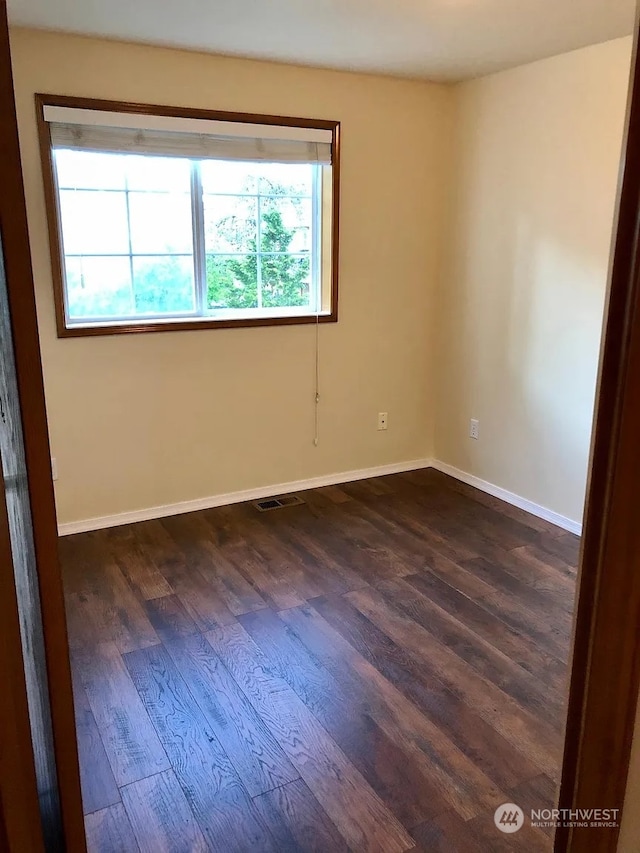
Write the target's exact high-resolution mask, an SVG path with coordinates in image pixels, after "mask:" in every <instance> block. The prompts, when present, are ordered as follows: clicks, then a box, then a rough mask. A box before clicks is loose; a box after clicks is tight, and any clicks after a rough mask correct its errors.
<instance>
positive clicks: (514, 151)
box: [435, 38, 632, 520]
mask: <svg viewBox="0 0 640 853" xmlns="http://www.w3.org/2000/svg"><path fill="white" fill-rule="evenodd" d="M631 47H632V43H631V38H624V39H618V40H615V41H611V42H607V43H605V44H600V45H596V46H593V47H588V48H584V49H582V50H577V51H575V52H572V53H568V54H564V55H562V56H557V57H553V58H552V59H547V60H543V61H540V62H536V63H533V64H530V65H526V66H522V67H520V68H516V69H513V70H509V71H505V72H501V73H498V74H493V75H491V76H488V77H484V78H481V79H478V80H474V81H470V82H466V83H463V84H461V85H459V86H457V87H456V89H455V119H454V127H455V129H454V139H455V142H454V149H455V152H454V157H455V164H456V168H455V182H454V184H453V187H452V199H451V210H452V217H451V223H452V224H451V232H450V243H449V262H448V264H447V272H446V276H445V280H444V283H443V287H442V288H441V291H440V294H439V304H438V306H437V309H436V311H437V317H438V329H439V333H438V339H437V357H436V363H437V364H438V380H437V391H436V405H435V412H436V433H435V434H436V439H435V446H436V456H437V457H438V458H439V459H440V460H442V461H444V462H446V463H448V464H449V465H452V466H454V467H456V468H458V469H461V470H462V471H464V472H466V473H468V474H471V475H473V476H475V477H478V478H480V479H482V480H485V481H488V482H490V483H492V484H496V485H498V486H500V487H501V488H503V489H506V490H508V491H511V492H514V493H515V494H516V495H519V496H521V497H524V498H526V499H528V500H529V501H532V502H534V503H536V504H538V505H541V506H543V507H546V508H548V509H551V510H553V511H555V512H557V513H559V514H560V515H562V516H565V517H566V518H569V519H572V520H580V519H581V517H582V510H583V502H584V494H585V481H586V476H587V467H588V454H589V444H590V436H591V426H592V416H593V403H594V395H595V383H596V375H597V366H598V356H599V343H600V336H601V324H602V317H603V308H604V299H605V290H606V283H607V271H608V259H609V249H610V239H611V230H612V222H613V214H614V205H615V197H616V187H617V177H618V169H619V160H620V153H621V145H622V136H623V126H624V117H625V106H626V98H627V87H628V76H629V66H630V59H631ZM470 418H477V419H478V420H479V421H480V438H479V440H473V439H471V438H470V437H469V420H470Z"/></svg>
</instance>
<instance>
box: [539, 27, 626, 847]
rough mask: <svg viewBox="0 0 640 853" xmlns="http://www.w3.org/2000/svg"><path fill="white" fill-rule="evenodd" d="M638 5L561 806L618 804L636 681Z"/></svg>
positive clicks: (572, 840)
mask: <svg viewBox="0 0 640 853" xmlns="http://www.w3.org/2000/svg"><path fill="white" fill-rule="evenodd" d="M639 20H640V17H639V13H638V12H636V26H635V37H634V47H633V55H632V62H631V78H630V88H629V99H628V106H627V126H626V135H625V140H624V143H623V152H622V161H621V167H620V187H619V194H618V208H617V215H616V222H615V225H614V231H613V234H614V241H613V251H612V260H611V268H610V276H609V293H608V304H607V307H606V313H605V335H604V340H603V347H602V353H601V360H600V376H599V387H598V394H597V398H596V400H597V402H596V416H595V426H594V434H593V441H592V451H591V467H590V476H589V485H588V489H587V495H588V496H587V505H586V514H585V528H584V534H583V539H582V551H581V560H580V571H579V575H578V598H577V608H576V615H575V632H574V640H573V657H572V661H571V682H570V688H569V706H568V714H567V727H566V738H565V745H564V760H563V767H562V781H561V786H560V798H559V808H560V809H577V808H619V809H620V815H621V814H622V808H623V805H624V799H625V793H626V785H627V777H628V772H629V761H630V757H631V742H632V738H633V730H634V723H635V717H636V709H637V705H638V687H639V685H640V642H639V637H638V629H639V627H640V516H639V512H638V507H639V504H638V498H639V496H640V444H639V442H638V437H639V436H640V61H639V57H638V26H639V23H638V22H639ZM618 838H619V828H617V829H614V830H595V829H591V828H568V827H563V828H560V829H558V830H557V832H556V840H555V851H556V853H565V851H569V853H615V851H616V849H617V846H618Z"/></svg>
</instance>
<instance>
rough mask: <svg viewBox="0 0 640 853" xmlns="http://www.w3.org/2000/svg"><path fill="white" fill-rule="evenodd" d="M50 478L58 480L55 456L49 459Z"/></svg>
mask: <svg viewBox="0 0 640 853" xmlns="http://www.w3.org/2000/svg"><path fill="white" fill-rule="evenodd" d="M51 477H52V479H53V480H57V479H58V463H57V462H56V457H55V456H52V457H51Z"/></svg>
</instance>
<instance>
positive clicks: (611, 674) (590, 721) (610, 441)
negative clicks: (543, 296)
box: [0, 0, 640, 853]
mask: <svg viewBox="0 0 640 853" xmlns="http://www.w3.org/2000/svg"><path fill="white" fill-rule="evenodd" d="M3 16H4V20H3V21H1V22H0V115H1V116H2V118H3V121H2V128H3V130H2V134H0V184H2V186H3V188H4V192H3V193H2V194H0V230H1V233H2V238H3V243H4V246H5V265H6V272H7V284H8V290H9V301H10V311H11V322H12V328H13V333H14V344H15V356H16V365H17V371H18V386H19V393H20V401H21V410H22V417H23V429H24V440H25V450H26V457H27V468H28V482H29V493H30V499H31V510H32V516H33V527H34V535H35V547H36V557H37V564H38V575H39V584H40V595H41V601H42V618H43V627H44V634H45V640H46V657H47V668H48V673H49V683H50V701H51V712H52V722H53V731H54V743H55V751H56V762H57V772H58V782H59V787H60V798H61V803H62V815H63V823H64V832H65V838H66V843H67V849H68V850H72V851H74V853H75V852H76V851H80V853H81V851H84V850H86V846H85V835H84V826H83V817H82V800H81V793H80V780H79V771H78V758H77V744H76V732H75V720H74V709H73V694H72V687H71V671H70V664H69V649H68V642H67V634H66V619H65V611H64V598H63V590H62V581H61V574H60V568H59V563H58V556H57V553H58V552H57V525H56V515H55V503H54V493H53V484H52V479H51V468H50V450H49V440H48V430H47V422H46V411H45V401H44V390H43V383H42V370H41V358H40V347H39V340H38V331H37V320H36V308H35V297H34V290H33V278H32V271H31V260H30V252H29V243H28V232H27V219H26V210H25V202H24V194H23V186H22V173H21V166H20V151H19V145H18V135H17V127H16V124H15V105H14V101H13V85H12V76H11V65H10V53H9V40H8V32H7V26H6V0H0V18H2V17H3ZM637 33H638V21H636V43H635V46H634V53H633V62H632V74H631V88H630V95H629V109H628V127H627V134H626V138H625V145H624V154H623V160H622V167H621V189H620V194H619V204H618V213H617V219H616V226H615V231H614V233H615V235H616V236H615V240H614V251H613V256H612V266H611V273H610V290H609V296H608V307H607V317H606V324H605V328H606V335H605V339H604V345H603V350H602V358H601V366H600V380H599V390H598V398H597V406H596V419H595V430H594V439H593V446H592V465H591V473H590V481H589V488H588V501H587V510H586V520H585V530H584V535H583V541H582V554H581V567H580V573H579V586H578V601H577V611H576V629H575V635H574V650H573V659H572V663H571V667H572V668H571V684H570V690H569V707H568V716H567V732H566V740H565V749H564V763H563V769H562V781H561V787H560V800H559V807H560V808H567V809H570V808H571V809H575V808H578V807H580V808H590V807H593V808H619V809H622V806H623V803H624V796H625V790H626V782H627V774H628V769H629V759H630V751H631V740H632V736H633V727H634V720H635V713H636V707H637V701H638V687H639V684H640V644H639V643H638V637H637V633H638V626H639V625H640V520H639V519H638V517H637V515H638V514H637V512H635V511H634V510H635V507H636V503H635V502H634V498H637V496H638V494H640V449H639V445H638V442H637V436H639V435H640V382H638V381H637V378H638V377H640V63H639V62H638V54H637ZM4 541H5V540H4V539H3V527H2V518H1V516H0V556H1V550H2V547H3V543H4ZM5 548H6V545H5ZM4 580H6V579H3V581H4ZM9 581H10V585H11V582H12V578H10V579H9ZM11 600H12V599H11V596H4V595H2V596H0V618H2V619H3V629H4V634H5V635H6V637H7V645H6V649H7V651H6V653H7V654H8V655H9V657H10V659H11V660H12V661H13V665H12V667H11V669H10V670H9V674H10V677H9V679H8V687H9V689H10V692H11V693H12V695H13V696H14V697H15V702H14V704H13V706H12V707H9V706H8V705H7V706H6V708H7V712H6V714H5V713H4V712H5V707H4V706H3V709H2V710H3V713H2V714H0V725H2V726H3V727H4V726H5V724H12V725H14V727H15V730H16V731H21V732H22V735H21V736H20V737H19V738H18V740H17V744H16V745H17V747H19V748H20V749H21V750H22V761H23V763H24V767H23V770H24V785H25V791H26V792H27V794H26V796H25V799H24V801H23V808H22V809H21V810H20V812H19V814H18V817H19V818H22V819H27V818H29V816H30V819H31V824H32V825H34V824H37V823H38V822H39V821H38V813H37V800H35V801H34V796H33V794H34V790H33V786H34V784H35V776H32V769H33V767H32V758H33V757H32V756H31V760H30V761H29V760H27V759H28V752H27V751H26V750H25V747H26V744H25V731H26V729H25V726H26V725H28V718H27V716H26V704H25V703H26V696H25V695H24V676H23V674H22V673H21V670H20V667H19V666H16V665H15V664H16V659H17V658H16V655H17V651H16V649H17V648H19V646H16V639H17V641H18V642H19V639H20V638H19V632H18V633H17V634H16V629H17V623H16V617H17V613H16V611H15V607H14V608H13V610H12V608H11V607H10V606H9V605H10V603H11ZM13 602H14V604H15V588H14V591H13ZM5 611H6V618H5ZM1 654H5V646H4V645H3V646H0V655H1ZM1 660H2V658H1V657H0V661H1ZM20 660H21V658H20ZM614 661H615V663H616V665H615V666H613V665H612V662H614ZM52 685H54V686H55V689H51V686H52ZM3 730H4V729H3ZM29 745H30V744H29ZM25 756H26V757H25ZM16 778H17V777H16ZM7 788H8V786H6V785H5V784H2V785H0V795H1V796H2V797H3V798H4V796H5V791H6V789H7ZM1 803H2V806H3V810H4V805H5V803H4V799H3V800H2V801H1ZM4 816H5V829H6V827H7V824H8V821H6V816H7V812H6V811H5V812H4ZM26 822H27V823H28V820H27V821H26ZM25 825H26V824H25V820H23V830H22V831H25V829H24V827H25ZM16 831H20V830H19V829H18V830H16ZM618 835H619V832H618V830H616V829H608V830H602V831H599V830H593V829H591V830H582V829H568V828H560V829H559V830H558V831H557V833H556V838H555V853H615V850H616V847H617V842H618ZM13 837H14V836H11V838H13ZM10 840H11V839H10ZM10 849H12V850H13V849H15V850H16V851H18V850H19V851H20V853H31V851H34V853H36V851H38V853H39V850H40V849H41V848H39V847H38V840H37V838H35V839H34V840H33V842H32V843H31V847H28V846H24V845H22V846H15V847H13V848H10Z"/></svg>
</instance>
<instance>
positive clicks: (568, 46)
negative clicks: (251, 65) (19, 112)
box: [9, 0, 635, 80]
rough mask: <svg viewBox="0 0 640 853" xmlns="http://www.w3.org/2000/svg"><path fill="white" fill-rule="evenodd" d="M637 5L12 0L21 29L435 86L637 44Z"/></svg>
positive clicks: (538, 0) (512, 0)
mask: <svg viewBox="0 0 640 853" xmlns="http://www.w3.org/2000/svg"><path fill="white" fill-rule="evenodd" d="M634 11H635V0H9V18H10V23H11V24H13V25H20V26H25V27H36V28H39V29H47V30H58V31H64V32H70V33H80V34H83V35H94V36H103V37H106V38H113V39H122V40H125V41H135V42H144V43H148V44H160V45H167V46H174V47H184V48H189V49H195V50H204V51H210V52H212V53H222V54H230V55H236V56H246V57H253V58H257V59H270V60H278V61H281V62H291V63H295V64H300V65H313V66H321V67H328V68H340V69H346V70H350V71H353V70H358V71H367V72H375V73H382V74H393V75H399V76H407V77H419V78H425V79H431V80H460V79H464V78H468V77H476V76H479V75H481V74H486V73H488V72H491V71H496V70H499V69H502V68H508V67H510V66H514V65H520V64H522V63H525V62H530V61H532V60H534V59H541V58H543V57H546V56H552V55H554V54H557V53H563V52H565V51H568V50H573V49H575V48H578V47H583V46H585V45H588V44H594V43H596V42H601V41H607V40H608V39H612V38H615V37H617V36H623V35H627V34H628V33H631V31H632V29H633V21H634Z"/></svg>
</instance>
